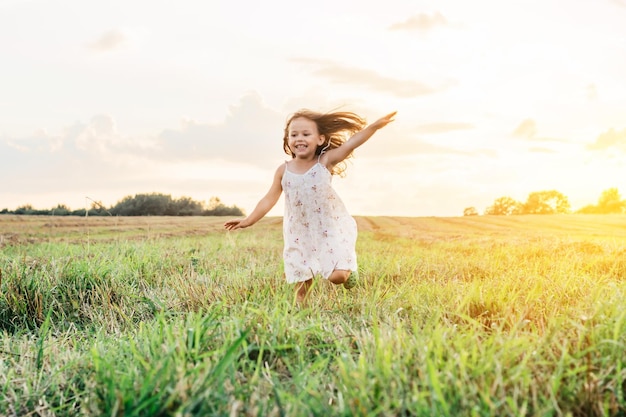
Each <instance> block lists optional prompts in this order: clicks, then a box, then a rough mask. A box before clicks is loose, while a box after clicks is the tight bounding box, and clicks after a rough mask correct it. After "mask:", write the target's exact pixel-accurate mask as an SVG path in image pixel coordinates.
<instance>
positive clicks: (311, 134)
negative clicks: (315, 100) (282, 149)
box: [287, 117, 324, 159]
mask: <svg viewBox="0 0 626 417" xmlns="http://www.w3.org/2000/svg"><path fill="white" fill-rule="evenodd" d="M323 143H324V136H323V135H320V134H319V132H318V130H317V124H315V122H314V121H313V120H311V119H307V118H305V117H296V118H294V119H293V120H292V121H291V123H289V129H288V136H287V144H288V145H289V150H290V151H291V154H292V155H293V157H294V158H300V159H311V158H313V157H314V156H315V154H316V151H317V148H318V147H319V146H321V145H322V144H323Z"/></svg>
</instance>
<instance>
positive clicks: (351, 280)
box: [343, 271, 359, 290]
mask: <svg viewBox="0 0 626 417" xmlns="http://www.w3.org/2000/svg"><path fill="white" fill-rule="evenodd" d="M357 282H359V273H358V272H357V271H352V272H350V276H349V277H348V279H347V280H346V282H344V283H343V286H344V288H346V289H348V290H349V289H351V288H354V287H355V286H356V284H357Z"/></svg>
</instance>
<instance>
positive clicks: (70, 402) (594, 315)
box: [0, 215, 626, 416]
mask: <svg viewBox="0 0 626 417" xmlns="http://www.w3.org/2000/svg"><path fill="white" fill-rule="evenodd" d="M223 221H224V219H221V218H164V217H157V218H112V217H111V218H61V217H30V216H29V217H19V216H0V415H7V416H13V415H17V416H21V415H32V416H55V415H56V416H103V415H106V416H195V415H217V416H222V415H223V416H237V415H241V416H353V415H363V416H370V415H371V416H383V415H384V416H432V415H437V416H494V415H498V416H504V415H511V416H561V415H562V416H626V398H625V397H626V354H625V352H626V216H582V215H581V216H579V215H570V216H516V217H486V216H480V217H467V218H395V217H359V218H357V222H358V224H359V229H360V234H359V241H358V247H357V251H358V255H359V265H360V269H361V272H360V277H361V281H360V283H359V285H358V286H357V287H356V288H354V289H353V290H350V291H348V290H345V289H344V288H343V287H341V286H337V287H335V286H332V285H331V284H329V283H327V282H324V281H316V283H315V286H314V287H313V290H312V294H311V297H310V302H309V304H308V305H307V306H305V307H301V306H297V305H295V304H294V302H293V300H294V289H293V288H292V286H290V285H288V284H286V283H285V281H284V278H283V272H282V265H281V251H282V235H281V233H282V230H281V222H280V219H277V218H268V219H264V220H262V221H261V222H260V223H259V224H258V225H257V226H255V227H254V228H251V229H246V230H242V231H237V232H224V231H222V230H221V223H222V222H223Z"/></svg>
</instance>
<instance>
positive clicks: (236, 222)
mask: <svg viewBox="0 0 626 417" xmlns="http://www.w3.org/2000/svg"><path fill="white" fill-rule="evenodd" d="M241 220H242V219H233V220H229V221H227V222H226V223H224V229H226V230H237V229H242V228H243V227H242V226H241Z"/></svg>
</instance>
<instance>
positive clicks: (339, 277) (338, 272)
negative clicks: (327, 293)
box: [328, 269, 350, 285]
mask: <svg viewBox="0 0 626 417" xmlns="http://www.w3.org/2000/svg"><path fill="white" fill-rule="evenodd" d="M349 277H350V271H349V270H347V269H335V270H334V271H333V273H332V274H330V276H329V277H328V280H329V281H330V282H332V283H333V284H335V285H340V284H343V283H344V282H346V281H347V280H348V278H349Z"/></svg>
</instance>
